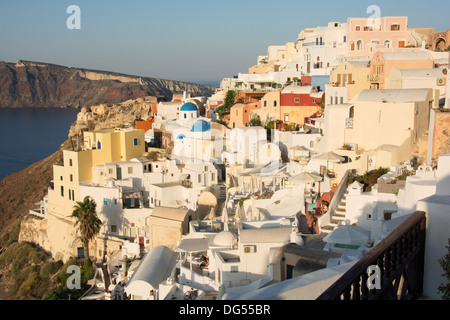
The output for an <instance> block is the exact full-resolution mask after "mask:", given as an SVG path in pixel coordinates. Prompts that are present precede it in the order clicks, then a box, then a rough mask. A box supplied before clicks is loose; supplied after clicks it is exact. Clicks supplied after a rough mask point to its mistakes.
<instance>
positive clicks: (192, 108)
mask: <svg viewBox="0 0 450 320" xmlns="http://www.w3.org/2000/svg"><path fill="white" fill-rule="evenodd" d="M180 111H198V109H197V106H196V105H195V104H193V103H192V102H187V103H185V104H183V106H182V107H181V109H180Z"/></svg>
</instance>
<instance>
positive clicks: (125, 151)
mask: <svg viewBox="0 0 450 320" xmlns="http://www.w3.org/2000/svg"><path fill="white" fill-rule="evenodd" d="M436 34H437V33H436V32H435V31H434V29H432V28H426V29H423V28H421V29H414V28H409V27H408V21H407V17H383V18H380V19H379V20H375V23H374V24H370V25H369V24H368V21H367V19H366V18H349V19H348V21H346V22H345V23H341V22H330V23H328V25H327V26H324V27H317V28H307V29H304V30H302V31H301V32H300V33H299V35H298V38H297V39H296V41H295V42H290V43H287V44H285V45H274V46H269V47H268V50H267V55H264V56H259V57H257V61H256V65H255V66H251V67H249V69H248V70H247V71H246V72H245V73H240V74H239V75H237V76H234V77H230V78H225V79H223V80H222V82H221V86H220V88H218V89H217V90H216V92H215V93H214V94H213V95H212V96H208V97H207V96H191V95H190V94H188V93H187V92H180V93H178V94H174V95H173V98H172V100H171V101H165V100H164V99H161V97H150V96H149V97H145V98H140V99H137V100H131V101H126V102H124V103H122V104H121V107H122V108H125V110H128V111H125V112H124V114H125V115H124V114H120V113H118V112H117V111H116V106H111V105H106V104H105V105H97V106H92V107H90V108H83V109H82V110H81V111H80V113H79V114H78V117H77V122H76V123H75V124H74V126H72V128H71V132H70V140H71V142H72V143H71V147H69V148H67V149H65V150H63V161H62V163H59V164H56V165H54V167H53V180H52V181H51V182H50V181H49V184H50V187H49V188H48V193H47V195H46V196H45V197H44V198H43V199H42V201H41V202H40V203H39V204H38V205H37V206H36V208H32V209H31V210H30V214H29V217H28V219H27V220H25V221H24V222H22V225H21V229H22V231H21V234H20V241H25V242H32V243H35V244H37V245H38V246H39V247H41V248H43V249H44V250H46V251H47V252H49V253H50V254H51V255H52V257H53V258H54V259H56V260H61V261H63V262H65V261H68V260H69V259H71V258H78V259H82V258H86V253H87V252H88V253H89V258H90V259H91V260H92V261H93V262H94V263H95V267H96V273H95V276H94V277H93V279H91V280H90V281H89V284H90V286H91V287H90V289H89V290H88V291H87V292H86V293H85V294H84V295H83V296H82V298H81V299H85V300H125V299H130V300H176V299H181V300H185V299H203V300H216V299H217V300H264V299H285V300H292V299H299V300H313V299H318V298H322V299H323V298H324V296H323V295H322V294H323V293H324V292H328V291H327V289H328V288H329V287H331V286H332V285H333V284H334V283H335V282H336V281H337V280H338V279H339V278H341V276H342V275H344V274H345V273H346V272H348V271H349V270H353V269H352V268H354V267H355V266H356V265H358V262H360V263H361V261H363V260H364V259H365V258H367V257H372V256H373V255H375V253H377V254H378V252H385V251H382V250H381V249H379V248H381V247H383V248H385V246H386V243H391V238H393V237H395V236H396V237H398V235H399V234H400V233H399V232H400V231H399V230H403V229H405V228H406V227H405V226H406V225H408V226H410V224H411V223H412V221H416V220H417V221H418V225H417V227H416V226H414V228H413V229H414V230H413V231H409V230H408V231H407V232H406V231H405V232H406V233H405V234H407V236H405V237H408V238H405V239H406V240H404V242H402V245H401V246H400V247H397V248H396V249H395V250H397V251H395V252H396V254H395V255H393V256H394V257H395V258H393V259H394V260H392V261H394V262H395V261H396V260H395V259H396V257H397V253H398V256H399V257H400V260H399V261H401V257H402V256H400V253H402V254H403V250H404V251H405V252H407V253H414V254H415V253H416V250H415V248H416V247H415V246H416V245H417V246H418V247H417V248H418V249H417V252H419V254H422V257H423V260H424V264H423V267H422V272H421V275H419V278H420V276H422V283H423V285H422V289H421V290H419V293H420V297H421V298H422V299H440V295H439V292H438V290H437V288H438V286H439V285H440V284H441V283H442V282H444V281H445V279H444V278H443V277H442V276H440V275H441V274H442V270H441V266H440V265H439V263H438V260H439V259H440V258H442V257H443V256H444V255H445V253H446V252H445V246H446V245H447V240H448V238H450V233H449V232H448V225H449V223H450V220H449V217H448V212H449V209H450V200H449V199H450V197H449V196H450V191H449V190H450V181H449V179H448V176H449V175H450V139H449V136H448V132H447V129H448V127H449V123H450V112H449V110H450V104H449V102H450V101H449V99H448V98H449V97H450V92H449V91H450V88H449V87H448V86H447V83H448V77H449V76H448V72H447V71H448V68H449V61H450V60H449V59H450V57H449V52H448V51H446V49H447V44H448V42H447V41H450V39H447V38H446V37H445V35H444V36H440V37H435V35H436ZM230 101H231V102H230ZM127 108H128V109H127ZM122 110H123V109H122ZM85 199H88V200H91V201H93V202H95V204H96V214H97V216H98V218H99V219H100V222H101V223H100V229H99V232H98V234H96V236H95V237H93V238H92V239H91V241H90V242H89V247H88V250H86V249H87V248H86V247H85V246H84V245H83V241H82V237H81V234H80V231H79V228H78V227H77V224H76V219H74V218H72V217H71V215H72V213H73V211H74V206H75V205H76V204H77V202H83V201H84V200H85ZM425 221H426V226H425V224H424V223H425ZM425 228H426V233H423V234H426V238H424V239H422V240H424V242H421V243H419V242H418V241H419V240H420V239H421V238H420V237H421V235H422V233H417V235H419V236H416V233H415V232H425ZM419 229H420V230H419ZM424 237H425V236H424ZM418 239H419V240H418ZM402 241H403V240H402ZM420 246H422V247H420ZM419 249H420V250H419ZM383 250H385V249H383ZM86 251H87V252H86ZM405 254H406V253H405ZM386 259H387V258H384V260H383V261H382V262H380V263H379V265H384V266H385V267H386V261H387V260H386ZM390 259H391V258H389V266H390V263H391V260H390ZM405 259H406V260H405V261H408V263H404V266H403V267H408V266H410V265H414V264H413V263H412V262H411V261H412V260H408V259H409V258H405ZM394 264H395V263H394ZM414 266H415V265H414ZM383 270H385V271H386V270H388V269H383ZM393 273H394V272H393ZM407 274H408V276H407ZM383 276H387V272H385V273H383ZM416 276H417V275H416ZM366 277H367V275H366ZM396 277H397V278H395V279H396V281H397V280H398V281H400V279H401V281H402V283H403V284H404V283H406V284H405V287H402V285H399V284H398V283H397V286H400V287H395V289H398V292H397V291H396V290H394V289H392V295H391V296H390V298H397V296H398V297H404V296H405V295H408V297H413V296H414V294H416V293H417V292H416V289H417V288H416V287H413V284H414V281H413V277H412V276H411V275H409V273H407V272H401V273H399V274H398V275H396ZM414 279H415V278H414ZM364 285H365V283H363V282H361V287H364ZM391 285H392V281H391ZM419 286H420V285H419ZM361 290H362V295H364V294H365V295H367V292H364V289H361ZM394 291H395V292H394ZM356 292H357V291H356V289H353V291H352V295H353V296H355V295H356V296H358V297H359V291H358V293H356ZM384 294H385V296H384V297H386V293H384ZM414 298H417V296H414Z"/></svg>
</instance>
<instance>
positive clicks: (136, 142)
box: [133, 138, 138, 146]
mask: <svg viewBox="0 0 450 320" xmlns="http://www.w3.org/2000/svg"><path fill="white" fill-rule="evenodd" d="M133 143H134V145H135V146H137V145H138V139H137V138H134V140H133Z"/></svg>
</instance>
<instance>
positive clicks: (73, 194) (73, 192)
mask: <svg viewBox="0 0 450 320" xmlns="http://www.w3.org/2000/svg"><path fill="white" fill-rule="evenodd" d="M72 200H73V201H75V191H74V190H72Z"/></svg>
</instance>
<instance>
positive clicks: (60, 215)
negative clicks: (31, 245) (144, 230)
mask: <svg viewBox="0 0 450 320" xmlns="http://www.w3.org/2000/svg"><path fill="white" fill-rule="evenodd" d="M144 153H145V139H144V131H143V130H135V129H123V130H122V129H109V130H101V131H94V132H85V133H84V147H83V149H81V150H80V151H77V150H63V163H62V164H56V165H54V166H53V182H52V185H51V186H50V187H49V189H48V214H47V221H46V227H45V231H46V241H45V243H44V244H42V246H43V247H44V248H45V249H46V250H48V251H50V252H52V254H53V255H54V256H55V257H56V258H57V259H62V260H66V259H68V258H70V257H72V256H75V257H76V256H78V255H81V252H80V251H78V252H77V250H80V249H81V247H82V245H81V241H80V240H79V237H78V235H77V234H76V228H75V227H74V223H75V220H74V219H72V218H70V215H71V214H72V211H73V207H74V205H75V204H76V202H77V201H82V200H83V199H80V197H79V183H80V182H83V181H88V180H92V167H93V166H95V165H98V164H102V163H107V162H113V161H124V160H130V159H132V158H137V157H140V156H142V155H143V154H144ZM117 176H118V178H120V173H117Z"/></svg>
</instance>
